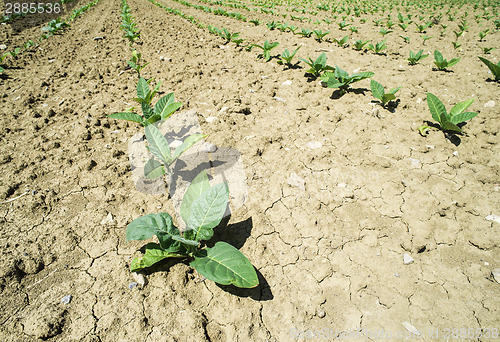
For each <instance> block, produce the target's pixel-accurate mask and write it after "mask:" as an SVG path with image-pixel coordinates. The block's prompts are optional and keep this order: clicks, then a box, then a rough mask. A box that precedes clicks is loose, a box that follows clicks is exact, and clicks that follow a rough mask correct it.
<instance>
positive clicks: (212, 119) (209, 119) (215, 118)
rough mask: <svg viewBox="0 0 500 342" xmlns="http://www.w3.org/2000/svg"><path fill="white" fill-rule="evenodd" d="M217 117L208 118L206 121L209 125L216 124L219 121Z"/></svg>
mask: <svg viewBox="0 0 500 342" xmlns="http://www.w3.org/2000/svg"><path fill="white" fill-rule="evenodd" d="M217 120H218V119H217V117H216V116H209V117H208V118H206V119H205V121H206V122H208V123H212V122H215V121H217Z"/></svg>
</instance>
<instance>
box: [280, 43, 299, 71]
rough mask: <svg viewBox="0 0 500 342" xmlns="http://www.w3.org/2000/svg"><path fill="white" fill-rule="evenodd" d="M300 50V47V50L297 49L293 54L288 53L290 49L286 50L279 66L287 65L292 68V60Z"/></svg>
mask: <svg viewBox="0 0 500 342" xmlns="http://www.w3.org/2000/svg"><path fill="white" fill-rule="evenodd" d="M299 49H300V46H299V47H298V48H296V49H295V50H294V51H293V52H292V53H290V51H288V49H285V51H283V53H282V54H281V56H280V58H281V59H280V60H279V61H278V64H285V65H286V66H288V67H289V68H291V67H292V59H293V57H294V56H295V54H296V53H297V51H299Z"/></svg>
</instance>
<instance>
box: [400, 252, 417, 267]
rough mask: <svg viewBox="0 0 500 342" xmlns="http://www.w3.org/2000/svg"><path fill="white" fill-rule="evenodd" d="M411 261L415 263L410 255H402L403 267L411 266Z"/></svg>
mask: <svg viewBox="0 0 500 342" xmlns="http://www.w3.org/2000/svg"><path fill="white" fill-rule="evenodd" d="M413 261H415V260H414V259H413V258H412V257H411V255H410V254H408V253H405V254H403V263H404V264H405V265H408V264H411V263H412V262H413Z"/></svg>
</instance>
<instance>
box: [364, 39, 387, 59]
mask: <svg viewBox="0 0 500 342" xmlns="http://www.w3.org/2000/svg"><path fill="white" fill-rule="evenodd" d="M386 48H387V45H385V40H383V41H381V42H378V43H376V44H375V45H373V44H371V43H370V44H369V45H368V49H370V50H372V51H373V52H374V53H376V54H377V55H379V54H380V52H381V51H382V50H384V49H386Z"/></svg>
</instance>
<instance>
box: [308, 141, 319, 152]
mask: <svg viewBox="0 0 500 342" xmlns="http://www.w3.org/2000/svg"><path fill="white" fill-rule="evenodd" d="M306 147H307V148H309V149H311V150H315V149H317V148H321V147H323V144H322V143H320V142H319V141H309V142H308V143H307V144H306Z"/></svg>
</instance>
